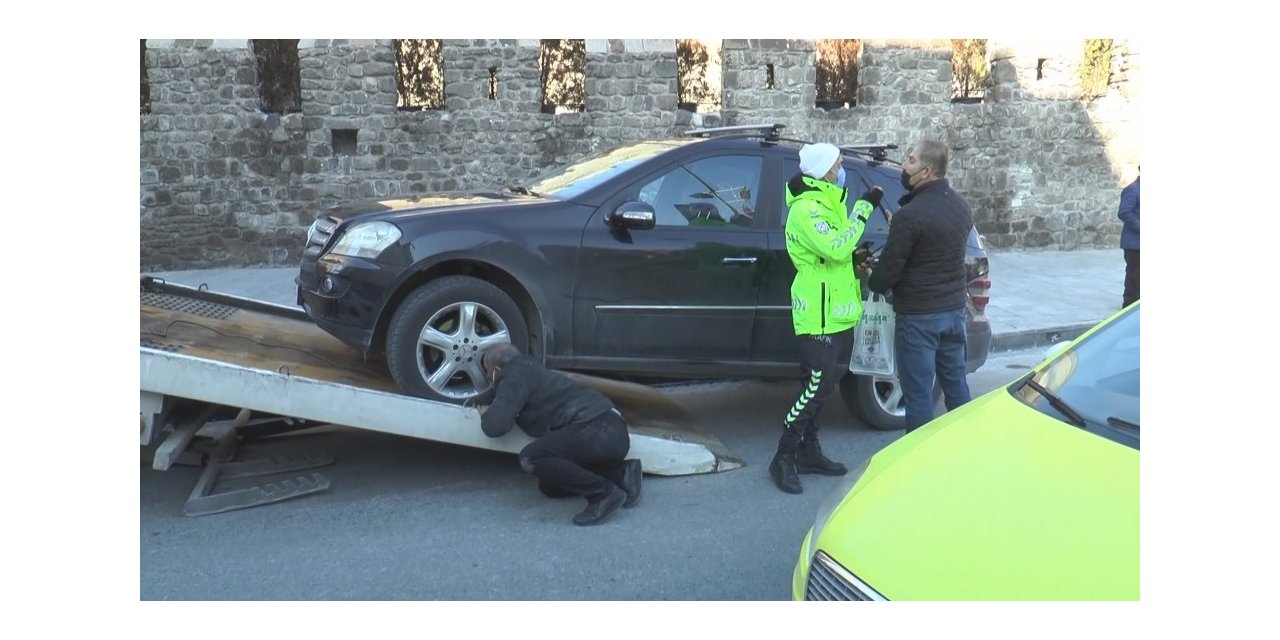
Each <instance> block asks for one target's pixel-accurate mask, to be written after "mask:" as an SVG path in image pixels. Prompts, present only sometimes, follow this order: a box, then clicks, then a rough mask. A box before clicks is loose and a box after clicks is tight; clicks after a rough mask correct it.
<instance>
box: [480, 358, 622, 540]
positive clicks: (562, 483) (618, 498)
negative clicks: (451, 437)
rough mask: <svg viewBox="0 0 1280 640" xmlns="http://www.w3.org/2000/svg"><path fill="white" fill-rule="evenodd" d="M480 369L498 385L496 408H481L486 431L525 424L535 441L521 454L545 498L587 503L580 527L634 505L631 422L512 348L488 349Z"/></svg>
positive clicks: (492, 433) (577, 519) (497, 433)
mask: <svg viewBox="0 0 1280 640" xmlns="http://www.w3.org/2000/svg"><path fill="white" fill-rule="evenodd" d="M481 364H482V365H483V366H484V372H485V375H486V376H488V377H489V379H490V380H492V381H493V385H494V387H493V395H492V399H493V403H492V404H490V405H487V406H486V405H481V406H480V407H479V411H480V416H481V417H480V428H481V429H483V430H484V434H485V435H487V436H489V437H491V438H498V437H501V436H504V435H506V434H507V433H508V432H509V431H511V428H512V427H513V426H519V427H520V429H521V430H522V431H524V432H525V433H527V434H529V435H530V436H531V437H533V438H534V441H533V442H531V443H529V445H528V446H526V447H525V448H524V449H523V450H521V451H520V468H522V469H524V470H525V471H526V472H528V473H532V474H533V475H535V476H537V478H538V490H540V491H541V492H542V493H543V494H544V495H546V496H547V497H550V498H563V497H569V496H582V497H583V498H586V499H587V507H586V508H585V509H583V510H582V513H579V514H577V515H575V516H574V517H573V523H574V524H576V525H580V526H587V525H593V524H599V523H601V522H604V520H605V519H606V518H608V517H609V516H610V515H613V512H615V511H617V510H618V509H619V508H620V507H631V506H633V505H635V504H636V502H637V501H638V500H639V499H640V480H641V475H642V473H641V468H640V461H639V460H634V459H633V460H627V459H626V457H627V451H628V450H630V448H631V437H630V435H629V434H628V433H627V423H626V421H625V420H623V419H622V414H621V413H620V412H619V411H618V410H617V409H616V408H614V406H613V403H612V402H610V401H609V399H608V398H606V397H604V395H603V394H601V393H600V392H599V391H596V390H595V389H592V388H590V387H585V386H583V385H581V384H578V383H577V382H574V381H572V380H570V379H569V378H568V377H566V376H563V375H561V374H559V373H556V372H554V371H551V370H548V369H546V368H545V367H543V366H542V364H541V363H539V362H538V361H537V360H535V359H534V358H533V357H531V356H528V355H525V354H522V353H520V350H519V349H517V348H516V347H515V346H513V345H511V344H501V345H497V346H495V347H492V348H490V349H489V350H488V351H486V352H485V354H484V357H483V358H482V359H481Z"/></svg>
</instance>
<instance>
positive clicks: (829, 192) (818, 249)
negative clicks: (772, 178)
mask: <svg viewBox="0 0 1280 640" xmlns="http://www.w3.org/2000/svg"><path fill="white" fill-rule="evenodd" d="M797 179H798V180H797ZM847 199H848V190H846V189H844V188H841V187H837V186H836V185H833V184H831V183H829V182H826V181H824V180H817V179H814V178H810V177H809V176H806V175H798V176H797V177H796V178H793V179H791V180H790V181H789V182H788V183H787V227H786V228H787V254H788V255H790V256H791V263H792V264H794V265H795V267H796V277H795V279H794V280H792V282H791V321H792V324H793V325H794V326H795V332H796V335H798V336H799V335H825V334H830V333H838V332H840V331H844V330H846V329H849V328H852V327H853V326H854V325H855V324H857V323H858V320H859V319H860V318H861V317H862V289H861V285H859V284H858V279H857V277H855V276H854V274H853V251H854V249H856V248H857V247H858V241H859V240H860V239H861V238H862V231H863V230H864V229H865V228H866V225H867V219H868V218H870V217H871V211H872V209H873V207H872V205H871V203H870V202H867V201H865V200H858V201H857V202H855V203H854V205H853V214H852V215H846V213H845V211H846V207H845V203H846V202H847Z"/></svg>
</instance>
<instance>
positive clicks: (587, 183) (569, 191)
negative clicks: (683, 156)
mask: <svg viewBox="0 0 1280 640" xmlns="http://www.w3.org/2000/svg"><path fill="white" fill-rule="evenodd" d="M680 144H681V143H680V142H641V143H638V144H632V145H627V146H625V147H618V148H617V149H611V150H608V151H603V152H600V153H597V154H594V155H591V156H588V157H587V158H585V159H583V160H581V161H579V162H576V163H574V164H571V165H568V166H564V167H556V168H554V169H552V170H550V171H548V172H547V173H544V174H542V175H541V176H539V177H538V178H537V179H536V180H535V181H534V182H533V183H531V184H529V185H528V189H529V191H532V192H534V193H536V194H538V195H540V196H546V197H548V198H556V199H558V200H567V199H569V198H572V197H574V196H576V195H578V194H580V193H582V192H583V191H586V190H587V189H590V188H591V187H594V186H596V185H598V184H600V183H601V182H604V181H605V180H608V179H609V178H611V177H613V176H615V175H618V174H619V173H621V172H623V171H626V170H627V169H630V168H631V167H634V166H636V165H637V164H639V163H641V162H644V161H645V160H648V159H649V158H652V157H653V156H656V155H658V154H659V153H662V152H663V151H670V150H671V149H674V148H675V147H677V146H679V145H680Z"/></svg>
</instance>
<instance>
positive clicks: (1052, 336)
mask: <svg viewBox="0 0 1280 640" xmlns="http://www.w3.org/2000/svg"><path fill="white" fill-rule="evenodd" d="M1096 324H1097V323H1096V322H1089V323H1083V324H1070V325H1065V326H1061V327H1050V328H1048V329H1028V330H1026V331H1010V332H1008V333H1000V334H996V335H994V336H992V337H991V352H992V353H999V352H1002V351H1017V350H1019V349H1030V348H1033V347H1047V346H1050V345H1052V344H1054V343H1057V342H1063V341H1067V340H1075V339H1076V338H1078V337H1080V335H1081V334H1083V333H1084V332H1086V331H1088V330H1089V329H1092V328H1093V327H1094V325H1096Z"/></svg>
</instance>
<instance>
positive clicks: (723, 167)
mask: <svg viewBox="0 0 1280 640" xmlns="http://www.w3.org/2000/svg"><path fill="white" fill-rule="evenodd" d="M763 162H764V161H763V159H762V158H761V157H760V156H716V157H713V158H703V159H701V160H695V161H693V162H689V163H686V164H682V165H680V166H678V167H676V168H674V169H672V170H670V171H668V172H666V173H664V174H662V175H660V176H658V177H656V178H654V179H652V180H649V181H647V182H645V183H643V184H642V185H640V187H639V188H638V190H637V194H636V196H635V199H637V200H640V201H641V202H644V203H646V204H649V205H651V206H653V210H654V214H655V215H656V218H657V221H656V223H657V225H658V226H700V227H730V226H739V227H751V226H753V225H754V224H755V215H756V208H757V206H756V205H757V198H758V197H759V194H760V169H761V166H762V165H763Z"/></svg>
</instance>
